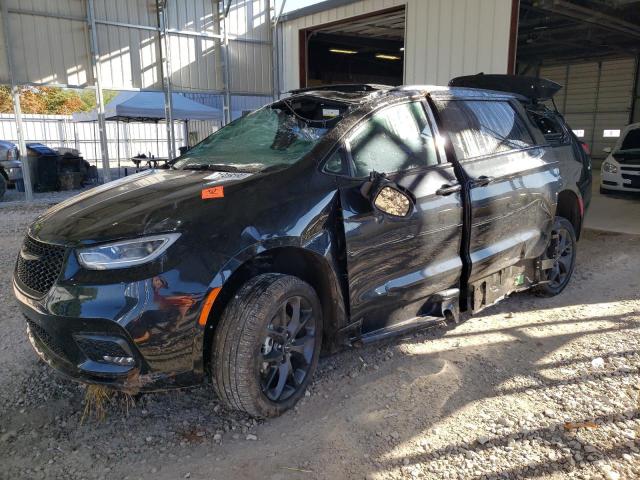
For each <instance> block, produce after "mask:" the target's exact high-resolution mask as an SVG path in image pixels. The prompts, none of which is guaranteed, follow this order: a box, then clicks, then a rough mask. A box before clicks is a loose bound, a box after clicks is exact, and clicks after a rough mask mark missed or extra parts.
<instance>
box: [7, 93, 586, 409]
mask: <svg viewBox="0 0 640 480" xmlns="http://www.w3.org/2000/svg"><path fill="white" fill-rule="evenodd" d="M535 100H536V99H535V98H527V97H523V96H519V95H516V94H512V93H504V92H491V91H486V90H478V89H471V88H447V87H424V86H415V87H412V86H405V87H398V88H392V87H380V86H370V85H361V86H348V87H335V86H334V87H323V88H316V89H311V90H299V91H296V92H293V94H292V95H291V96H290V97H288V98H285V99H281V100H279V101H276V102H275V103H272V104H270V105H267V106H265V107H264V108H262V109H260V110H257V111H255V112H253V113H250V114H248V115H246V116H244V117H242V118H240V119H238V120H236V121H235V122H233V123H231V124H229V125H228V126H226V127H224V128H222V129H220V130H219V131H217V132H215V133H214V134H212V135H211V136H209V137H208V138H206V139H205V140H204V141H202V142H201V143H199V144H198V145H196V146H195V147H193V148H192V149H191V150H190V151H188V152H186V153H185V154H184V155H182V156H181V157H179V158H178V159H177V160H175V161H174V162H173V163H172V164H171V165H170V167H168V168H167V169H164V170H155V171H144V172H141V173H139V174H136V175H133V176H130V177H126V178H124V179H121V180H118V181H115V182H111V183H108V184H105V185H102V186H100V187H97V188H94V189H92V190H90V191H88V192H85V193H83V194H81V195H78V196H76V197H74V198H72V199H70V200H68V201H66V202H64V203H61V204H59V205H57V206H55V207H53V208H52V209H50V210H49V211H48V212H46V213H45V214H43V215H42V216H41V217H39V218H38V219H37V220H36V221H35V222H34V223H33V224H32V225H31V226H30V227H29V229H28V232H27V235H26V238H25V241H24V245H23V246H22V249H21V251H20V254H19V256H18V259H17V262H16V268H15V274H14V287H15V288H14V291H15V295H16V297H17V299H18V301H19V304H20V306H21V309H22V312H23V313H24V315H25V317H26V320H27V326H28V333H29V338H30V340H31V342H32V344H33V346H34V348H35V350H36V351H37V352H38V353H39V354H40V355H41V357H42V358H44V359H45V360H46V361H47V362H48V363H49V364H50V365H51V366H53V367H54V368H56V369H58V370H59V371H61V372H63V373H65V374H66V375H67V376H69V377H71V378H74V379H77V380H80V381H83V382H88V383H99V384H104V385H108V386H111V387H113V388H116V389H122V390H125V391H129V392H138V391H151V390H155V389H162V388H168V387H180V386H187V385H193V384H195V383H199V382H203V381H205V380H206V379H207V378H210V379H211V382H212V384H213V387H214V389H215V391H216V392H217V395H218V396H219V397H220V399H221V400H222V401H223V402H224V403H225V404H226V405H228V406H229V407H231V408H234V409H239V410H244V411H246V412H248V413H250V414H251V415H255V416H259V417H270V416H275V415H279V414H280V413H282V412H284V411H285V410H287V409H288V408H291V407H292V406H293V405H294V404H295V403H296V402H297V401H298V400H299V399H300V397H301V396H302V395H303V394H304V391H305V389H306V388H307V386H308V384H309V382H310V381H311V378H312V375H313V373H314V370H315V369H316V365H317V362H318V357H319V355H320V352H321V350H324V351H326V352H331V351H334V350H336V349H339V348H341V347H342V346H344V345H354V344H362V343H367V342H371V341H374V340H378V339H381V338H385V337H388V336H391V335H398V334H401V333H405V332H407V331H410V330H413V329H416V328H420V327H425V326H429V325H433V324H434V323H437V322H442V321H443V320H451V321H455V320H457V319H459V318H460V315H461V313H460V312H463V313H464V315H465V316H466V315H468V314H472V313H475V312H479V311H481V310H482V309H484V308H486V307H488V306H490V305H492V304H494V303H496V302H497V301H499V300H501V299H503V298H505V297H506V296H508V295H509V294H511V293H513V292H518V291H522V290H527V289H533V290H535V292H536V293H537V294H539V295H557V294H559V293H560V292H562V291H563V289H564V288H565V287H566V286H567V284H568V282H569V279H570V278H571V274H572V272H573V269H574V264H575V258H576V257H575V254H576V242H577V240H578V238H579V236H580V231H581V228H582V220H583V216H584V205H585V200H584V199H585V196H586V192H585V191H583V190H581V185H580V183H579V182H580V179H581V178H582V177H583V174H584V172H585V168H586V167H585V165H584V162H583V159H582V158H581V157H580V156H579V155H577V153H576V152H577V151H578V150H580V151H582V150H581V148H580V147H579V146H578V147H576V144H575V141H576V140H575V138H574V137H572V136H570V135H566V137H563V140H562V141H559V142H558V143H557V145H555V144H551V143H550V142H549V140H548V139H547V138H545V135H544V134H543V132H542V131H541V130H540V128H539V125H540V123H539V122H536V121H534V120H533V119H532V116H531V115H530V114H529V113H528V111H527V108H529V107H531V109H533V110H535V111H536V112H537V114H540V115H546V113H545V110H543V109H541V108H540V107H539V106H538V105H537V103H536V101H535ZM554 119H555V121H556V122H559V123H560V126H561V127H562V130H563V132H565V134H566V131H567V129H566V128H565V127H564V124H563V123H562V119H561V117H557V116H556V117H554ZM588 174H589V176H590V172H588ZM589 179H590V178H589Z"/></svg>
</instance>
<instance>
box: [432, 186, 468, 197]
mask: <svg viewBox="0 0 640 480" xmlns="http://www.w3.org/2000/svg"><path fill="white" fill-rule="evenodd" d="M460 190H462V185H460V184H456V185H449V184H445V185H442V186H441V187H440V188H439V189H438V190H436V195H443V196H444V195H451V194H452V193H456V192H459V191H460Z"/></svg>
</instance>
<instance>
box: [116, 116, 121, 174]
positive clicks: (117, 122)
mask: <svg viewBox="0 0 640 480" xmlns="http://www.w3.org/2000/svg"><path fill="white" fill-rule="evenodd" d="M116 149H117V150H116V156H117V157H118V178H120V176H121V175H120V122H119V121H117V120H116Z"/></svg>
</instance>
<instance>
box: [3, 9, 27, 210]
mask: <svg viewBox="0 0 640 480" xmlns="http://www.w3.org/2000/svg"><path fill="white" fill-rule="evenodd" d="M0 14H1V15H2V27H3V28H2V29H3V30H4V45H5V48H6V52H7V63H8V66H9V80H10V81H11V96H12V98H13V113H14V114H15V116H16V129H17V131H18V148H19V149H20V160H21V162H22V179H23V181H24V193H25V199H26V201H27V202H30V201H32V200H33V184H32V183H31V169H30V168H29V167H30V165H29V156H28V155H27V144H26V142H25V140H24V125H23V123H22V108H21V107H20V91H19V89H18V85H17V84H16V80H15V72H14V64H13V55H12V51H11V43H10V39H9V10H8V8H7V0H0Z"/></svg>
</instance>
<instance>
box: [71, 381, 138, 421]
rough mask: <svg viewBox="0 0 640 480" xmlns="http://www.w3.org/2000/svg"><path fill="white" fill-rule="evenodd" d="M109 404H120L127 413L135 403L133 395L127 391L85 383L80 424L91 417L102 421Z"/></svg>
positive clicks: (127, 413)
mask: <svg viewBox="0 0 640 480" xmlns="http://www.w3.org/2000/svg"><path fill="white" fill-rule="evenodd" d="M109 405H120V406H121V407H122V409H123V410H124V411H125V414H126V415H129V409H131V408H134V407H135V405H136V403H135V400H134V399H133V396H131V395H129V394H128V393H124V392H119V391H117V390H113V389H112V388H109V387H106V386H104V385H87V388H86V390H85V394H84V409H83V412H82V418H81V419H80V424H81V425H82V424H83V423H84V421H85V419H88V418H91V417H93V418H95V419H96V420H97V421H99V422H102V421H104V419H105V418H106V417H107V409H108V407H109Z"/></svg>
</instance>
